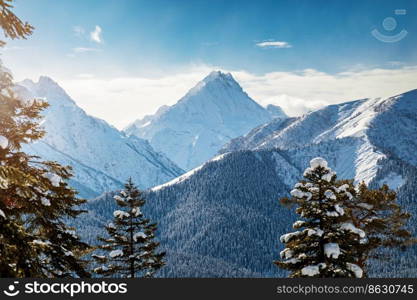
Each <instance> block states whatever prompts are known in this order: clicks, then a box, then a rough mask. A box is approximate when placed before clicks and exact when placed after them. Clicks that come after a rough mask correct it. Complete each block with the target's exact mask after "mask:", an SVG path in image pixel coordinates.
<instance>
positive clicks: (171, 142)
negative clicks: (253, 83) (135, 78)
mask: <svg viewBox="0 0 417 300" xmlns="http://www.w3.org/2000/svg"><path fill="white" fill-rule="evenodd" d="M285 117H286V116H285V114H284V113H283V112H282V110H280V109H279V108H278V107H273V106H271V107H270V108H269V109H266V108H264V107H262V106H261V105H259V104H258V103H256V102H255V101H254V100H253V99H251V98H250V97H249V96H248V95H247V94H246V93H245V92H244V91H243V89H242V88H241V87H240V85H239V84H238V83H237V82H236V81H235V80H234V78H233V76H232V75H231V74H230V73H227V74H225V73H222V72H220V71H213V72H211V73H210V74H209V75H208V76H207V77H205V78H204V79H203V80H202V81H200V82H199V83H198V84H197V85H196V86H194V87H193V88H192V89H190V90H189V91H188V93H187V94H186V95H185V96H184V97H182V98H181V99H180V100H179V101H178V102H177V103H176V104H175V105H173V106H170V107H167V106H163V107H161V108H160V109H159V110H158V112H157V113H156V114H155V115H153V116H146V117H145V118H143V119H142V120H138V121H135V122H134V123H132V124H131V125H130V126H128V127H127V128H126V129H125V130H124V131H125V132H126V133H127V134H128V135H129V136H132V135H135V136H138V137H140V138H144V139H146V140H148V141H149V142H150V144H151V145H152V146H153V147H154V148H155V149H156V150H157V151H161V152H162V153H164V154H166V155H167V156H168V157H169V158H170V159H171V160H172V161H174V162H175V163H177V164H178V165H179V166H180V167H182V168H183V169H185V170H190V169H192V168H194V167H196V166H198V165H200V164H202V163H204V162H205V161H207V160H209V159H210V158H211V157H213V156H215V154H216V153H217V151H218V150H219V149H220V148H221V147H222V146H223V145H224V144H225V143H227V142H228V141H229V140H230V139H232V138H234V137H237V136H240V135H242V134H245V133H246V132H248V131H249V130H251V129H252V128H254V127H255V126H258V125H260V124H263V123H265V122H268V121H270V120H271V119H273V118H285Z"/></svg>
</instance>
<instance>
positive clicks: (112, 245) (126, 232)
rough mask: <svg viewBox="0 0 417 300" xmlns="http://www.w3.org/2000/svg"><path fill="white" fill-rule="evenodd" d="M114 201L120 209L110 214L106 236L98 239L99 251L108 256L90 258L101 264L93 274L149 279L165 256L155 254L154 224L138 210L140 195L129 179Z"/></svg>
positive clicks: (162, 262)
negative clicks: (111, 220)
mask: <svg viewBox="0 0 417 300" xmlns="http://www.w3.org/2000/svg"><path fill="white" fill-rule="evenodd" d="M114 199H115V201H116V203H117V205H118V206H119V208H120V209H118V210H115V211H114V213H113V215H114V220H113V222H112V223H110V224H108V225H107V226H106V231H107V234H108V236H109V237H99V238H98V239H99V241H101V242H102V243H103V244H102V245H100V246H99V249H102V250H103V251H104V252H108V255H98V254H94V255H93V258H94V259H95V260H96V261H97V263H99V264H101V266H99V267H97V268H95V269H94V272H95V273H97V274H99V275H102V276H106V277H110V276H113V277H122V278H127V277H130V278H134V277H153V276H154V274H155V272H156V271H157V270H159V269H160V268H161V267H162V266H164V264H165V262H164V260H163V258H164V256H165V253H164V252H157V248H158V246H159V243H158V242H155V232H156V230H157V224H156V223H151V222H150V220H149V219H147V218H145V217H144V215H143V213H142V211H141V207H142V206H143V205H144V204H145V199H144V198H143V195H142V192H141V191H140V190H139V189H138V188H137V187H136V186H135V185H134V184H133V182H132V180H131V179H129V180H128V182H127V183H126V184H125V188H124V190H122V191H121V192H120V194H119V195H116V196H115V197H114Z"/></svg>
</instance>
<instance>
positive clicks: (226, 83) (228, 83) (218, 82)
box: [180, 71, 246, 101]
mask: <svg viewBox="0 0 417 300" xmlns="http://www.w3.org/2000/svg"><path fill="white" fill-rule="evenodd" d="M227 89H234V90H236V91H238V92H241V93H245V92H244V91H243V89H242V87H241V86H240V85H239V83H237V81H236V80H235V79H234V78H233V76H232V74H230V73H223V72H221V71H212V72H211V73H210V74H209V75H207V76H206V77H205V78H204V79H203V80H201V81H200V82H199V83H197V84H196V86H194V87H193V88H192V89H191V90H190V91H189V92H188V93H187V94H186V95H185V96H184V97H183V98H182V99H181V100H182V101H187V100H189V99H193V96H195V95H198V94H199V93H215V91H217V90H227ZM245 94H246V93H245ZM181 100H180V101H181Z"/></svg>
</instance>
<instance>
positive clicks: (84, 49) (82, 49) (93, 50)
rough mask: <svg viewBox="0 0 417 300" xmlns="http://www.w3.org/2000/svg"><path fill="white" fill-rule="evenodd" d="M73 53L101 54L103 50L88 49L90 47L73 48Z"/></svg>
mask: <svg viewBox="0 0 417 300" xmlns="http://www.w3.org/2000/svg"><path fill="white" fill-rule="evenodd" d="M72 51H74V52H75V53H85V52H100V51H101V49H97V48H88V47H77V48H73V49H72Z"/></svg>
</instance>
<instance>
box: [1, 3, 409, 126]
mask: <svg viewBox="0 0 417 300" xmlns="http://www.w3.org/2000/svg"><path fill="white" fill-rule="evenodd" d="M396 9H405V10H406V14H402V15H396V14H395V10H396ZM15 12H16V14H17V15H18V16H19V17H21V18H22V19H23V20H25V21H28V22H30V23H31V24H33V25H34V26H35V28H36V29H35V32H34V34H33V36H31V37H30V38H29V39H28V40H26V41H11V42H9V43H8V45H7V48H6V49H4V50H3V54H2V59H3V61H4V63H5V64H6V65H7V66H9V67H10V68H11V69H12V70H13V71H14V73H15V76H16V78H17V79H23V78H25V77H32V78H36V77H37V76H39V75H41V74H46V75H49V76H51V77H53V78H54V79H57V80H58V81H59V83H61V82H62V84H63V85H64V87H65V83H66V85H67V86H68V88H69V89H70V90H74V91H75V90H76V89H77V87H76V84H75V83H74V81H75V80H76V78H78V79H80V78H83V79H84V80H87V79H91V78H93V77H94V78H98V77H99V78H100V79H101V80H114V79H116V78H161V77H166V76H167V74H179V73H181V74H183V73H187V72H190V68H191V69H192V70H193V71H195V69H196V68H198V67H201V66H203V68H202V69H201V70H204V72H205V71H207V70H208V69H210V68H220V69H223V70H230V71H232V73H233V71H236V72H237V71H240V72H246V73H247V74H251V75H253V76H265V75H266V74H269V73H273V72H287V73H291V74H293V73H294V74H298V73H299V72H301V74H304V73H303V72H304V70H314V71H315V72H319V73H325V74H326V75H329V76H337V75H338V74H340V73H341V72H352V71H358V72H359V71H366V70H368V71H369V70H375V69H381V68H382V69H384V70H392V69H399V68H404V67H410V66H415V65H417V51H416V49H417V34H416V32H415V31H416V29H417V1H415V0H409V1H404V0H403V1H382V0H380V1H376V0H367V1H366V0H361V1H359V0H358V1H341V0H340V1H339V0H333V1H326V0H314V1H313V0H288V1H279V0H275V1H243V0H240V1H232V0H228V1H220V0H206V1H203V0H193V1H179V0H177V1H174V0H153V1H140V0H132V1H128V0H113V1H112V0H88V1H85V0H84V1H82V0H71V1H70V0H61V1H56V0H17V1H16V2H15ZM388 17H391V22H392V19H394V20H395V21H396V22H397V23H396V28H394V29H392V30H386V29H385V28H384V26H383V24H382V22H383V21H384V20H385V19H386V18H388ZM375 29H376V30H378V31H379V32H381V33H382V34H385V35H388V36H393V35H395V34H398V33H399V32H401V30H403V29H404V30H407V32H408V34H407V36H406V37H405V38H403V39H402V40H400V41H398V42H395V43H385V42H381V41H380V40H378V39H376V38H375V37H374V36H373V35H372V34H371V31H372V30H375ZM94 32H95V33H94ZM92 34H93V35H92ZM268 45H269V46H268ZM201 72H203V71H201ZM197 73H198V72H197ZM199 76H200V74H199ZM240 77H242V76H240ZM200 79H201V78H200ZM242 80H243V81H245V79H244V77H243V79H242ZM194 81H195V80H194ZM190 84H194V82H193V81H190ZM248 86H250V85H248ZM190 87H191V86H190ZM186 88H189V87H184V88H183V89H180V90H181V91H178V95H180V92H181V93H182V92H184V91H186ZM277 92H279V91H277ZM167 94H171V95H172V94H173V95H175V96H177V94H176V93H170V92H168V93H167ZM255 94H256V92H255ZM286 94H287V96H291V97H295V98H297V97H298V98H300V97H304V96H303V95H296V94H294V95H288V94H289V93H288V92H286ZM319 94H320V93H319ZM76 96H78V97H79V98H80V97H81V98H84V97H87V95H82V94H80V93H76ZM255 96H256V95H255ZM336 96H337V97H339V98H338V99H342V98H343V97H348V95H342V94H341V95H335V97H336ZM352 96H353V95H352ZM364 96H366V95H364ZM90 97H91V96H90ZM259 97H263V96H262V95H260V96H259ZM317 97H318V95H317V94H316V95H312V98H314V99H318V98H317ZM270 98H272V96H271V97H270ZM75 100H78V101H79V102H80V103H81V105H83V103H84V102H85V101H87V100H86V99H84V100H83V99H75ZM174 100H178V99H169V100H164V101H165V102H167V103H168V104H172V103H173V102H175V101H174ZM261 100H262V99H261ZM343 100H346V99H343ZM143 101H144V100H142V102H143ZM148 101H150V100H148ZM164 101H162V100H158V101H154V102H155V103H154V104H155V105H150V106H148V107H147V108H145V106H144V108H143V110H141V111H140V112H138V116H140V115H143V114H145V113H149V112H151V111H154V110H155V109H156V108H157V106H158V105H160V104H161V103H162V102H164ZM264 101H266V100H265V99H264ZM317 101H318V100H317ZM323 101H324V102H326V101H328V100H327V99H323ZM323 101H322V102H323ZM150 102H152V101H150ZM261 102H262V101H261ZM95 103H97V102H95ZM84 105H85V108H86V109H87V107H93V103H90V104H89V106H88V105H86V104H84ZM310 108H311V107H310ZM89 110H90V111H91V110H92V109H91V108H90V109H89ZM93 112H95V111H94V109H93ZM97 114H98V115H99V116H101V117H105V116H104V115H103V114H102V113H100V112H98V111H97ZM129 117H130V116H129ZM132 117H133V115H132ZM105 118H106V119H108V118H109V117H105ZM119 118H121V117H119ZM110 121H111V120H110ZM113 123H114V122H113ZM116 123H117V122H116ZM121 123H125V122H119V123H118V125H120V124H121Z"/></svg>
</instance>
